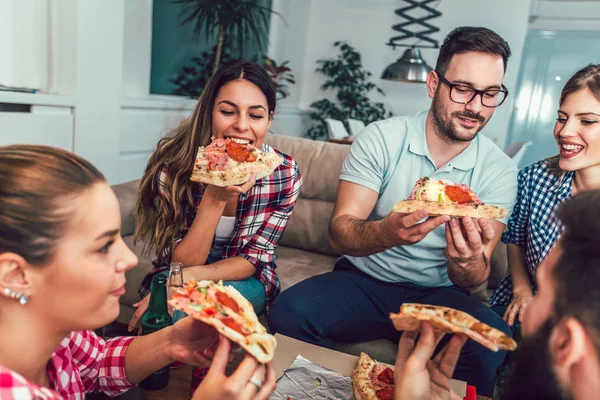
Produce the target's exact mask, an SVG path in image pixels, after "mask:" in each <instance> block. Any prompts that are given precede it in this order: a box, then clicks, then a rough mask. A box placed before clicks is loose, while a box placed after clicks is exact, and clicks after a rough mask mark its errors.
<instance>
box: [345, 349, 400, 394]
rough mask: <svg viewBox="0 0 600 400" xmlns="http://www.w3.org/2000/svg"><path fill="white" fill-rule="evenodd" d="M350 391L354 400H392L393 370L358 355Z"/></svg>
mask: <svg viewBox="0 0 600 400" xmlns="http://www.w3.org/2000/svg"><path fill="white" fill-rule="evenodd" d="M352 391H353V393H354V398H355V399H356V400H393V398H394V370H393V369H391V368H390V367H388V366H386V365H383V364H380V363H378V362H377V361H375V360H373V359H372V358H371V357H369V356H368V355H366V354H365V353H360V357H358V362H357V363H356V368H354V371H353V372H352Z"/></svg>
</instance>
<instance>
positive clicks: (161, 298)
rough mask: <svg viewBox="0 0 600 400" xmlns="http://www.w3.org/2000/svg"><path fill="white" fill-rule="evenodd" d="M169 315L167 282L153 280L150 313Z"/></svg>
mask: <svg viewBox="0 0 600 400" xmlns="http://www.w3.org/2000/svg"><path fill="white" fill-rule="evenodd" d="M163 312H164V313H168V312H169V311H168V308H167V286H166V280H165V279H164V278H163V279H153V280H152V288H151V291H150V303H149V305H148V313H159V314H160V313H163Z"/></svg>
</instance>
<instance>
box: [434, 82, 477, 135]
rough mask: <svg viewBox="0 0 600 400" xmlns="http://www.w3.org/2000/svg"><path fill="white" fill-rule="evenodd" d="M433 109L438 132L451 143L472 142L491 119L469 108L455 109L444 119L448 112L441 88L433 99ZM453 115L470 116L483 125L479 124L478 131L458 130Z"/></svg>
mask: <svg viewBox="0 0 600 400" xmlns="http://www.w3.org/2000/svg"><path fill="white" fill-rule="evenodd" d="M431 111H432V115H433V120H434V122H435V124H436V127H437V132H438V135H439V136H440V137H441V138H442V139H443V140H445V141H447V142H449V143H455V142H470V141H471V140H473V138H475V136H476V135H477V134H478V133H479V132H480V131H481V130H482V129H483V127H484V126H485V125H486V124H487V122H488V121H489V119H487V120H486V119H485V118H484V117H482V116H481V115H479V114H475V113H474V112H472V111H469V110H465V111H460V112H459V111H455V112H453V113H452V114H451V115H450V117H449V119H448V120H447V121H446V120H444V118H445V115H446V114H447V113H446V107H444V106H443V105H442V102H441V101H440V92H439V90H437V91H436V92H435V96H433V101H432V103H431ZM453 117H456V118H458V117H463V118H469V119H474V120H477V121H479V122H480V123H481V125H480V126H479V129H477V130H476V131H472V130H468V131H466V128H464V129H465V131H466V132H460V133H459V132H458V131H457V129H456V127H455V126H454V123H453V122H452V121H453Z"/></svg>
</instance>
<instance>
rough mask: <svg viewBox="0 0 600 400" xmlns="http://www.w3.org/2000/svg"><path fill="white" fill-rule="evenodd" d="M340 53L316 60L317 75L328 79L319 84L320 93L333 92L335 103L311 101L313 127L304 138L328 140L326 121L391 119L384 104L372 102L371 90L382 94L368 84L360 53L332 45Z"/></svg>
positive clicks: (366, 122)
mask: <svg viewBox="0 0 600 400" xmlns="http://www.w3.org/2000/svg"><path fill="white" fill-rule="evenodd" d="M333 45H334V46H335V47H336V48H339V50H340V54H339V55H338V56H337V57H336V58H329V59H319V60H317V64H318V65H319V66H318V67H317V69H316V72H319V73H321V74H323V75H324V76H325V77H327V80H326V81H325V83H323V84H322V85H321V89H322V90H323V91H327V90H336V91H337V93H336V96H335V97H336V100H337V102H333V101H331V100H329V99H322V100H318V101H315V102H313V103H312V104H311V105H310V107H311V111H310V114H309V115H310V118H311V119H312V120H313V121H314V124H313V125H312V126H311V127H310V128H309V130H308V132H307V136H308V137H309V138H311V139H325V138H327V136H328V134H327V125H326V123H325V119H326V118H332V119H337V120H340V121H343V122H344V123H346V120H347V119H348V118H353V119H358V120H361V121H363V122H364V123H365V124H368V123H371V122H373V121H377V120H381V119H384V118H386V117H388V116H391V115H392V114H391V112H389V111H387V110H386V108H385V105H384V104H383V103H381V102H373V101H372V100H371V99H370V98H369V93H370V92H372V91H373V90H375V91H377V92H378V93H380V94H382V95H385V93H384V91H383V90H382V89H381V88H380V87H378V86H377V85H375V84H374V83H373V82H371V77H372V75H373V74H372V73H371V72H369V71H365V70H364V67H363V65H362V58H361V56H360V53H359V52H358V51H356V50H355V49H354V47H352V46H351V45H349V44H348V43H346V42H341V41H338V42H335V43H334V44H333Z"/></svg>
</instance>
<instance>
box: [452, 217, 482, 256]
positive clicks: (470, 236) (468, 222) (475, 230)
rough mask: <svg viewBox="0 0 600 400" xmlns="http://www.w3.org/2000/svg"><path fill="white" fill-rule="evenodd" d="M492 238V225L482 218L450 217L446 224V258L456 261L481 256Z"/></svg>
mask: <svg viewBox="0 0 600 400" xmlns="http://www.w3.org/2000/svg"><path fill="white" fill-rule="evenodd" d="M463 232H464V233H463ZM493 238H494V227H493V226H492V224H490V222H489V221H488V220H486V219H484V218H481V219H478V220H476V221H475V220H473V219H472V218H471V217H464V218H461V219H460V220H459V219H457V218H452V219H451V220H450V221H449V222H448V223H447V224H446V240H447V242H448V245H447V246H446V251H445V254H446V258H447V259H448V261H450V262H456V263H465V262H469V261H472V260H475V259H477V258H479V257H481V256H483V251H484V250H485V248H486V247H487V245H488V243H490V241H491V240H492V239H493Z"/></svg>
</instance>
